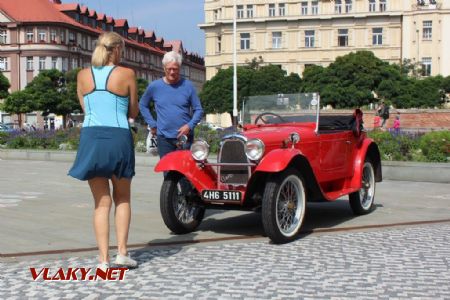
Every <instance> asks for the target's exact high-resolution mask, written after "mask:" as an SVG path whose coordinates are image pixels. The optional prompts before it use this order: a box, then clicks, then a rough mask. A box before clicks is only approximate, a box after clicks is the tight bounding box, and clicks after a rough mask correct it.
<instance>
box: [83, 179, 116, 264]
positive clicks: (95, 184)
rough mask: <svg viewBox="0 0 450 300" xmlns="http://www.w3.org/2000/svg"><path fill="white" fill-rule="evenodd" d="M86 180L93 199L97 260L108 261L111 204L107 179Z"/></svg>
mask: <svg viewBox="0 0 450 300" xmlns="http://www.w3.org/2000/svg"><path fill="white" fill-rule="evenodd" d="M88 182H89V186H90V188H91V192H92V195H93V196H94V200H95V211H94V231H95V238H96V240H97V246H98V250H99V260H100V262H101V263H102V262H109V253H108V251H109V212H110V211H111V205H112V200H111V193H110V189H109V180H108V179H107V178H103V177H96V178H93V179H90V180H89V181H88Z"/></svg>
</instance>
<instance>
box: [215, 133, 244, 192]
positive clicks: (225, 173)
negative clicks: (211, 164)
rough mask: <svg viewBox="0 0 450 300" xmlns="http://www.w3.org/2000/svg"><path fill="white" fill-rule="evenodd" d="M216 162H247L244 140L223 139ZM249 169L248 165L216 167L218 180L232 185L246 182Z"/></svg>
mask: <svg viewBox="0 0 450 300" xmlns="http://www.w3.org/2000/svg"><path fill="white" fill-rule="evenodd" d="M217 162H219V163H249V161H248V159H247V155H245V145H244V142H243V141H241V140H239V139H230V140H225V141H223V142H222V148H221V149H220V152H219V156H218V158H217ZM250 171H251V169H250V167H248V166H219V169H218V173H219V179H220V182H222V183H225V184H234V185H241V184H247V182H248V179H249V177H250Z"/></svg>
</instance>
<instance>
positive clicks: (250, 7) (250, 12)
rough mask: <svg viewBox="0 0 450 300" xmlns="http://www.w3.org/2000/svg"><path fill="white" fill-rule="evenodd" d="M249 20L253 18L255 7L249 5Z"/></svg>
mask: <svg viewBox="0 0 450 300" xmlns="http://www.w3.org/2000/svg"><path fill="white" fill-rule="evenodd" d="M247 18H253V5H247Z"/></svg>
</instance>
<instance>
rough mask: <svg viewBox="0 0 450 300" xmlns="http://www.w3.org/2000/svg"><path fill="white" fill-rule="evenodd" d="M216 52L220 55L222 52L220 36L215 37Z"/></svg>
mask: <svg viewBox="0 0 450 300" xmlns="http://www.w3.org/2000/svg"><path fill="white" fill-rule="evenodd" d="M216 52H217V53H220V52H222V36H220V35H219V36H218V37H217V48H216Z"/></svg>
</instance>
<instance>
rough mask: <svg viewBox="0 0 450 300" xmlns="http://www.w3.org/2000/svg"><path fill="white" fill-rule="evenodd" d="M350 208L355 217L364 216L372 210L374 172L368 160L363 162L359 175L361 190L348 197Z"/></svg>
mask: <svg viewBox="0 0 450 300" xmlns="http://www.w3.org/2000/svg"><path fill="white" fill-rule="evenodd" d="M349 199H350V206H351V208H352V210H353V213H354V214H356V215H364V214H367V213H369V212H370V211H371V210H372V207H373V203H374V200H375V172H374V168H373V164H372V162H371V161H370V160H366V161H365V162H364V166H363V170H362V174H361V188H360V189H359V191H357V192H354V193H351V194H350V195H349Z"/></svg>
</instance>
